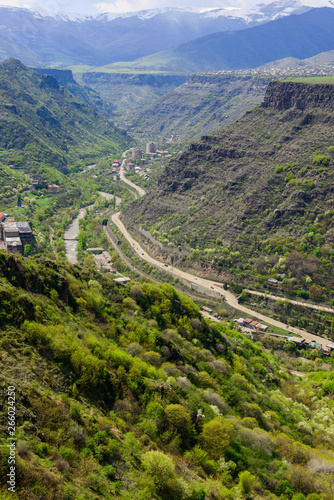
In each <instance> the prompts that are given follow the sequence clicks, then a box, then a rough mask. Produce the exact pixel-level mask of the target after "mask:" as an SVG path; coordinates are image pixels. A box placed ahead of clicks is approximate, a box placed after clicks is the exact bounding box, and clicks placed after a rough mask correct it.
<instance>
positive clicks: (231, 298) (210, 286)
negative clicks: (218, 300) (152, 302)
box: [112, 160, 329, 348]
mask: <svg viewBox="0 0 334 500" xmlns="http://www.w3.org/2000/svg"><path fill="white" fill-rule="evenodd" d="M124 165H125V160H124V161H123V162H122V166H121V171H120V175H121V179H122V181H123V182H125V183H126V184H128V185H130V186H131V187H132V188H134V189H136V190H137V192H138V193H139V195H140V196H144V195H145V194H146V192H145V190H144V189H143V188H141V187H139V186H136V184H134V183H133V182H131V181H129V180H128V179H127V178H126V177H125V175H124ZM120 215H121V212H117V213H115V214H114V215H113V216H112V221H113V223H114V224H115V225H116V226H117V227H118V229H119V231H120V232H121V233H122V234H123V236H124V237H125V238H126V239H127V241H128V242H129V243H130V245H131V246H132V248H133V250H134V251H135V252H136V253H137V254H138V256H139V257H140V258H141V259H143V260H145V261H146V262H149V263H150V264H151V265H153V266H155V267H158V268H159V269H163V270H164V271H166V272H168V273H171V274H172V275H173V276H177V277H181V278H183V279H185V280H187V281H189V282H191V283H194V284H196V285H201V286H202V287H203V288H205V289H207V290H208V291H212V290H214V291H215V292H218V293H219V294H220V295H221V296H222V297H224V299H225V301H226V303H227V304H229V305H230V306H232V307H234V308H235V309H237V310H238V311H240V312H242V313H244V314H245V315H246V316H252V317H253V318H256V319H257V320H259V321H263V322H265V323H268V324H270V325H273V326H276V327H279V328H282V329H284V330H286V331H287V333H288V332H291V333H295V334H297V335H300V336H301V337H302V338H304V339H305V340H307V341H315V342H318V343H319V344H321V345H322V347H323V348H324V347H325V346H326V345H327V344H328V343H329V340H327V339H324V338H322V337H319V336H317V335H314V334H312V333H309V332H307V331H305V330H302V329H300V328H296V327H292V326H288V325H286V324H284V323H282V322H280V321H277V320H275V319H272V318H269V317H268V316H265V315H264V314H260V313H258V312H257V311H253V310H252V309H249V308H248V307H245V306H243V305H242V304H239V303H238V300H237V298H236V296H235V295H234V294H233V293H231V292H229V291H228V290H224V288H223V287H222V286H220V285H219V284H217V282H215V281H211V280H208V279H204V278H200V277H199V276H195V275H193V274H190V273H188V272H186V271H182V270H181V269H178V268H176V267H173V266H170V265H168V266H167V265H166V264H163V263H162V262H159V261H158V260H156V259H154V258H153V257H151V256H150V255H149V254H148V253H147V252H146V251H145V249H143V248H142V247H141V246H140V245H139V243H138V242H137V241H136V240H135V239H134V238H133V237H132V236H131V234H130V233H129V232H128V230H127V229H126V227H125V226H124V224H123V222H122V221H121V220H120ZM273 297H274V296H273ZM279 299H280V297H278V298H276V300H279Z"/></svg>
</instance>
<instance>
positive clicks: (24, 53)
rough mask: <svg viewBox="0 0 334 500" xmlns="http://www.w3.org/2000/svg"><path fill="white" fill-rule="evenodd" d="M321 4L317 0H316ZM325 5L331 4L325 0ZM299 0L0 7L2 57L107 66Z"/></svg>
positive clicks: (280, 12) (292, 6)
mask: <svg viewBox="0 0 334 500" xmlns="http://www.w3.org/2000/svg"><path fill="white" fill-rule="evenodd" d="M314 2H315V3H316V4H318V3H319V2H317V1H316V0H314ZM321 5H331V2H330V0H321ZM310 8H311V7H310V6H307V5H306V6H305V5H303V4H302V3H301V2H299V1H294V0H286V1H285V2H273V3H271V4H260V5H258V6H256V7H254V8H253V9H249V10H248V11H245V10H240V11H239V10H236V9H235V10H231V9H215V10H210V11H208V12H202V13H198V12H186V11H183V10H180V9H173V10H167V11H161V10H158V11H150V12H146V13H144V12H142V13H133V14H132V15H131V14H127V15H125V16H123V17H122V16H117V17H114V16H110V15H109V14H101V15H99V16H97V17H92V16H89V17H86V18H79V17H73V16H58V17H52V16H50V15H42V14H41V13H36V12H32V11H30V10H28V9H18V8H6V7H1V8H0V18H1V26H0V42H1V43H0V59H1V60H5V59H7V58H9V57H16V58H20V60H22V61H23V62H24V63H25V64H28V65H30V66H41V67H45V66H53V67H65V66H70V65H78V64H84V65H89V66H103V65H106V64H110V63H113V62H117V61H132V60H135V59H138V58H141V57H144V56H147V55H149V54H152V53H153V52H158V51H161V50H166V49H169V48H171V47H173V46H176V45H179V44H182V43H186V42H188V41H190V40H194V39H197V38H200V37H203V36H205V35H209V34H212V33H216V32H222V31H236V30H242V29H245V28H248V27H251V26H256V25H259V24H261V23H264V22H270V21H271V20H272V19H276V18H277V17H280V16H288V15H290V14H291V13H296V14H301V13H303V12H305V11H307V10H309V9H310Z"/></svg>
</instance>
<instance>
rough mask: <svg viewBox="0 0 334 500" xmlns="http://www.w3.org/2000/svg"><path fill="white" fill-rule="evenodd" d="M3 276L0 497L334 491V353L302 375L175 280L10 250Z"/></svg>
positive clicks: (300, 498)
mask: <svg viewBox="0 0 334 500" xmlns="http://www.w3.org/2000/svg"><path fill="white" fill-rule="evenodd" d="M0 289H1V293H0V319H1V321H0V325H1V326H0V343H1V357H0V366H1V371H0V373H1V375H0V378H1V384H2V387H3V398H2V402H1V404H2V412H1V419H0V442H1V448H0V450H1V451H0V461H1V468H0V481H1V483H0V488H1V490H0V496H1V498H2V499H5V500H9V499H20V500H26V499H28V498H29V499H30V500H40V499H43V500H48V499H50V500H54V499H57V500H58V499H59V500H60V499H61V500H63V499H64V498H66V499H75V500H83V499H86V500H90V499H92V500H93V499H94V500H96V499H99V498H101V499H102V498H104V499H116V498H120V499H138V500H139V499H142V500H143V499H147V500H149V499H153V498H157V499H166V500H167V499H168V500H170V499H184V500H187V499H189V500H198V499H202V500H205V499H206V500H218V499H226V500H227V499H230V500H233V499H234V500H241V499H246V498H253V499H258V500H261V499H264V498H271V499H278V498H280V499H289V500H291V499H292V498H293V499H294V500H305V498H307V499H309V500H319V499H320V500H321V499H323V500H330V499H332V498H333V492H334V481H333V474H332V470H333V467H334V455H333V445H334V442H333V436H334V430H333V429H334V417H333V412H332V408H333V404H332V403H333V401H332V399H331V394H332V391H333V380H332V379H333V377H332V373H333V372H329V371H328V369H329V368H330V365H329V364H327V365H324V367H323V369H322V371H318V372H316V373H310V374H309V375H308V376H306V377H305V378H304V379H303V380H302V381H301V379H298V380H297V379H294V378H293V377H291V376H290V375H289V374H288V373H287V372H285V371H282V370H280V368H279V366H278V363H277V359H276V358H275V357H273V356H272V355H268V354H266V353H265V352H264V351H263V350H262V348H261V346H260V345H258V344H254V343H252V342H251V341H249V340H248V339H247V338H245V337H244V336H242V335H241V334H240V333H238V332H236V331H233V330H232V329H231V328H230V326H229V325H227V324H218V325H214V324H208V323H206V322H205V321H204V319H203V318H202V316H201V314H200V313H199V310H198V307H197V306H196V305H195V304H194V303H192V302H191V300H190V299H188V298H187V297H186V296H183V295H180V294H178V293H177V292H176V291H175V290H174V289H173V288H172V287H171V286H170V285H167V284H165V285H153V284H150V283H145V282H142V283H140V284H139V283H138V284H133V285H129V287H123V286H119V285H116V284H115V282H113V281H110V280H108V279H106V278H103V277H102V276H100V275H99V274H98V273H96V272H95V271H93V270H91V269H89V268H87V267H86V268H85V269H82V268H80V267H78V266H76V267H71V266H70V265H69V264H66V263H59V262H57V263H55V262H54V261H50V260H47V259H45V258H42V257H39V258H36V259H34V260H32V259H23V258H21V257H13V256H11V255H8V254H7V255H6V254H3V253H0ZM319 361H320V364H319V362H317V363H318V364H314V365H313V366H314V367H315V366H320V365H321V363H322V362H321V360H319ZM310 363H311V364H310ZM310 363H309V366H311V367H312V362H311V361H310ZM326 367H327V371H326V369H325V370H324V368H326ZM323 370H324V371H323ZM8 387H9V388H10V389H9V392H10V396H8V390H7V388H8ZM13 393H15V395H16V399H15V405H13V399H9V398H13ZM8 401H10V404H8ZM13 406H15V411H14V410H13ZM8 409H10V411H9V414H10V418H9V420H8V416H7V415H8ZM13 415H15V419H14V418H13ZM14 420H15V421H14ZM14 425H15V433H14V434H13V432H14V430H12V427H13V426H14ZM9 427H10V429H9ZM9 431H10V432H11V433H12V435H11V436H9V434H8V432H9ZM9 437H15V438H16V439H17V440H16V441H15V442H16V445H15V447H14V448H13V447H12V448H10V447H9V446H7V445H8V443H12V442H13V440H11V441H9ZM13 456H15V460H16V463H15V479H14V483H15V488H14V490H15V492H14V491H13V490H12V491H8V489H7V488H8V484H7V483H6V481H7V480H8V477H7V474H9V472H8V467H9V462H8V461H9V460H10V459H11V457H13ZM310 471H311V472H310ZM12 477H13V473H12Z"/></svg>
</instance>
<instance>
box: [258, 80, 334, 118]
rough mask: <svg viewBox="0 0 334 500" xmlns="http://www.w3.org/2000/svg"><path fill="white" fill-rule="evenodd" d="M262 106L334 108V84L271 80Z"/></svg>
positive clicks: (280, 108) (277, 107)
mask: <svg viewBox="0 0 334 500" xmlns="http://www.w3.org/2000/svg"><path fill="white" fill-rule="evenodd" d="M262 106H264V107H265V108H273V109H276V110H277V111H283V110H284V109H290V108H297V109H307V108H311V107H312V108H313V107H318V108H319V107H320V108H331V109H334V85H331V84H309V83H295V82H278V81H276V82H270V83H269V85H268V88H267V90H266V94H265V97H264V101H263V104H262Z"/></svg>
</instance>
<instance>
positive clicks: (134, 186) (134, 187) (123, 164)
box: [119, 160, 146, 196]
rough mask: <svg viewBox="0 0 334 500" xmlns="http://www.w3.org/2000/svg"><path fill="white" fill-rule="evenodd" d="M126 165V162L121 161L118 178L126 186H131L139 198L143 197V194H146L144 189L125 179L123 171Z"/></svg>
mask: <svg viewBox="0 0 334 500" xmlns="http://www.w3.org/2000/svg"><path fill="white" fill-rule="evenodd" d="M126 163H127V160H123V161H122V165H121V169H120V172H119V173H120V177H121V179H122V181H123V182H125V183H126V184H128V185H129V186H131V187H132V188H133V189H135V190H136V191H138V193H139V195H140V196H144V194H146V191H145V189H143V188H141V187H139V186H137V185H136V184H135V183H134V182H132V181H129V179H127V178H126V177H125V175H124V169H125V164H126Z"/></svg>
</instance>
